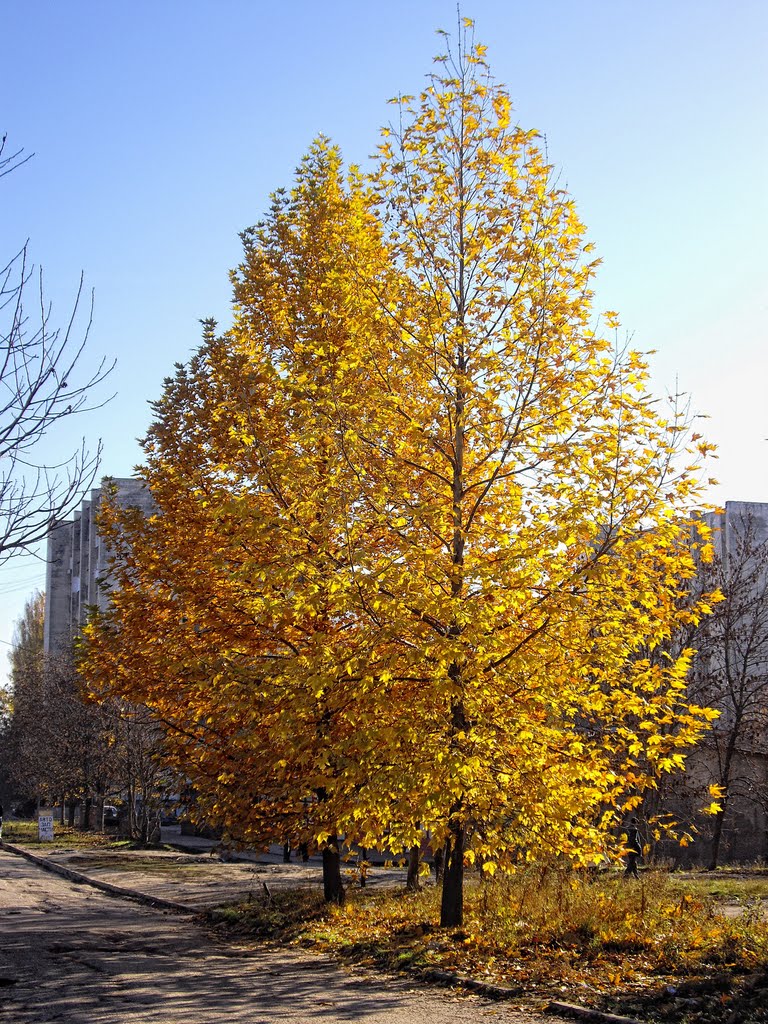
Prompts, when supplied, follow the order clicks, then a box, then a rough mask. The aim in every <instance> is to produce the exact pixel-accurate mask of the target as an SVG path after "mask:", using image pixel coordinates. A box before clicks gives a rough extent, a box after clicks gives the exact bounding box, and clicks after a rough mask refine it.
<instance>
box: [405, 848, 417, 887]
mask: <svg viewBox="0 0 768 1024" xmlns="http://www.w3.org/2000/svg"><path fill="white" fill-rule="evenodd" d="M420 859H421V858H420V857H419V848H418V846H412V847H411V849H410V851H409V853H408V876H407V878H406V880H405V888H406V889H407V890H408V891H409V892H418V891H419V889H421V885H420V884H419V862H420Z"/></svg>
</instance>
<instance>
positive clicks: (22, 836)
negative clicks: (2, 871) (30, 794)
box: [2, 820, 168, 850]
mask: <svg viewBox="0 0 768 1024" xmlns="http://www.w3.org/2000/svg"><path fill="white" fill-rule="evenodd" d="M53 835H54V838H53V841H52V842H51V841H50V840H45V841H41V840H40V839H39V837H38V830H37V822H36V821H16V820H13V821H5V822H4V823H3V837H2V838H3V842H6V843H18V844H19V845H20V846H28V847H31V848H34V847H39V848H40V849H41V850H53V849H59V848H61V847H65V848H66V849H68V850H135V849H145V848H146V847H141V846H140V844H139V843H136V842H135V841H134V840H132V839H124V838H118V837H117V834H116V833H115V832H82V831H80V829H77V828H70V827H69V826H68V825H61V824H59V822H56V821H55V822H54V823H53ZM152 849H168V847H166V846H153V847H152Z"/></svg>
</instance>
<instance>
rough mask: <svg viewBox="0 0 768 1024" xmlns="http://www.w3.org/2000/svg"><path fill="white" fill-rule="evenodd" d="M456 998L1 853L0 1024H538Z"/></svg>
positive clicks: (517, 1013)
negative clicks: (260, 941)
mask: <svg viewBox="0 0 768 1024" xmlns="http://www.w3.org/2000/svg"><path fill="white" fill-rule="evenodd" d="M546 1020H557V1018H546V1017H543V1016H542V1015H540V1014H537V1013H531V1012H528V1011H524V1010H516V1009H514V1008H513V1007H511V1006H509V1005H508V1004H505V1003H493V1002H489V1001H487V1000H485V999H483V998H481V997H478V996H475V995H468V994H462V993H458V992H455V991H453V990H443V989H437V988H435V989H432V988H424V987H421V986H418V987H415V986H414V985H413V984H412V983H409V982H408V981H407V980H403V979H399V978H389V977H379V976H377V975H375V974H371V973H369V972H366V971H362V970H360V971H352V970H346V969H344V970H342V969H340V968H339V967H337V966H336V965H335V964H334V963H333V962H332V961H330V960H328V959H325V958H323V957H319V956H315V955H313V954H309V953H304V952H301V951H298V950H297V951H293V950H286V949H279V948H275V949H269V948H265V947H263V946H259V945H255V944H254V945H241V946H232V945H222V944H220V943H218V942H217V941H216V940H215V939H214V938H212V937H211V936H210V935H208V933H207V932H206V931H205V929H204V928H202V927H201V926H199V925H198V924H196V923H195V922H194V921H193V920H191V919H190V918H189V917H184V916H181V915H176V914H172V913H167V912H162V911H159V910H154V909H151V908H147V907H142V906H140V905H138V904H135V903H131V902H129V901H126V900H119V899H114V898H112V897H109V896H107V895H105V894H103V893H101V892H99V891H98V890H95V889H93V888H92V887H91V886H89V885H78V884H75V883H73V882H70V881H68V880H66V879H64V878H61V877H59V876H58V875H53V874H50V873H49V872H47V871H44V870H42V869H40V868H38V867H36V866H35V865H33V864H31V863H30V862H28V861H26V860H23V859H22V858H20V857H16V856H14V855H12V854H9V853H6V852H3V851H0V1021H7V1022H8V1024H49V1022H50V1024H53V1022H56V1024H107V1022H108V1024H129V1022H130V1024H150V1022H151V1024H182V1022H184V1024H213V1022H216V1024H246V1022H247V1024H276V1022H283V1024H285V1022H290V1024H304V1022H306V1024H323V1022H346V1021H361V1022H366V1024H470V1022H472V1024H483V1022H486V1021H488V1022H490V1021H496V1022H498V1024H542V1022H543V1021H546Z"/></svg>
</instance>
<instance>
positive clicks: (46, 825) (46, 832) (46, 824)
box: [37, 814, 53, 842]
mask: <svg viewBox="0 0 768 1024" xmlns="http://www.w3.org/2000/svg"><path fill="white" fill-rule="evenodd" d="M37 835H38V838H39V839H40V842H53V815H52V814H41V815H40V817H39V818H38V819H37Z"/></svg>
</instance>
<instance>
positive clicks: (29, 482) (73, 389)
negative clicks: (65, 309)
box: [0, 136, 114, 564]
mask: <svg viewBox="0 0 768 1024" xmlns="http://www.w3.org/2000/svg"><path fill="white" fill-rule="evenodd" d="M30 155H31V154H30ZM29 158H30V156H25V155H24V153H23V150H17V151H16V152H13V153H9V154H6V137H5V136H3V138H2V141H1V142H0V177H4V176H5V175H7V174H10V173H11V172H12V171H14V170H16V169H17V168H18V167H20V166H21V165H22V164H23V163H26V161H27V160H28V159H29ZM82 300H83V277H82V274H81V276H80V283H79V285H78V288H77V293H76V295H75V300H74V303H73V305H72V309H71V312H70V315H69V318H68V320H67V322H66V325H65V326H63V327H54V326H53V325H52V322H51V306H50V304H49V303H47V302H46V299H45V295H44V291H43V276H42V270H40V269H39V268H37V269H36V268H35V267H33V266H32V265H31V263H30V262H29V256H28V242H25V243H24V244H23V245H22V246H21V248H20V249H19V250H18V251H17V252H16V254H15V255H14V256H12V257H11V259H10V260H9V261H8V262H7V263H6V264H5V266H3V267H2V268H0V564H2V563H3V562H5V561H7V560H8V559H9V558H10V557H12V556H13V555H14V554H17V553H19V552H22V551H25V550H28V549H29V548H30V547H31V546H32V545H33V544H35V543H37V542H38V541H40V540H42V539H43V538H44V537H45V535H46V533H47V532H48V528H49V524H50V522H51V520H53V519H63V518H66V517H67V516H68V515H69V513H70V512H72V511H73V509H74V508H75V507H76V506H77V505H78V504H79V502H80V500H81V498H82V495H83V493H84V492H85V491H87V490H88V489H89V488H90V486H91V485H92V483H93V481H94V479H95V476H96V473H97V471H98V466H99V461H100V458H101V444H100V443H99V445H98V447H97V449H96V452H95V453H91V452H89V451H88V449H87V447H86V443H85V440H84V439H83V441H82V443H81V444H80V445H79V446H78V448H76V449H75V451H74V452H72V454H71V455H69V456H65V457H64V458H63V460H52V461H50V462H48V461H46V459H45V458H44V456H43V454H42V444H43V442H44V440H45V439H46V437H47V436H48V435H49V434H50V432H51V430H52V428H54V427H55V426H57V425H60V424H61V422H62V421H63V420H68V419H70V418H71V417H73V416H75V415H77V414H78V413H82V412H86V411H88V410H92V409H97V408H100V407H101V406H102V405H104V404H105V403H104V401H95V402H94V401H93V397H94V395H95V394H96V393H97V392H98V390H99V385H100V384H101V383H102V382H103V381H104V379H105V378H106V377H107V375H108V374H109V373H110V372H111V370H112V369H113V367H114V363H112V364H111V365H108V364H107V363H106V361H105V360H102V361H101V362H100V363H99V364H98V366H97V367H96V369H95V370H93V371H92V372H86V373H84V374H82V373H80V369H81V362H82V356H83V352H84V349H85V346H86V343H87V341H88V335H89V333H90V328H91V323H92V314H93V296H92V295H91V300H90V308H89V311H88V319H87V324H86V326H85V329H84V330H83V331H78V330H77V327H76V322H77V320H78V314H79V311H80V309H81V306H82ZM30 306H32V307H33V308H34V313H32V312H30ZM107 400H108V399H107Z"/></svg>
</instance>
